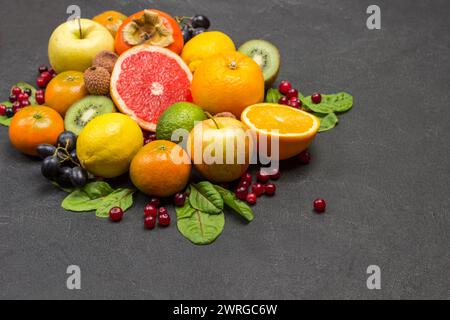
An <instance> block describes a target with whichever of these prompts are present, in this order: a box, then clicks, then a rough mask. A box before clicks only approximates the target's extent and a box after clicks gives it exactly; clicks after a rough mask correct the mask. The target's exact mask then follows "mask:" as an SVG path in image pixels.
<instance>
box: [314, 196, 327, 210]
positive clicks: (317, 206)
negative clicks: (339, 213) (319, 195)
mask: <svg viewBox="0 0 450 320" xmlns="http://www.w3.org/2000/svg"><path fill="white" fill-rule="evenodd" d="M326 208H327V203H326V202H325V200H323V199H316V200H314V210H315V211H316V212H318V213H323V212H325V209H326Z"/></svg>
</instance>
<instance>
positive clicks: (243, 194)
mask: <svg viewBox="0 0 450 320" xmlns="http://www.w3.org/2000/svg"><path fill="white" fill-rule="evenodd" d="M235 194H236V197H237V198H238V199H239V200H242V201H245V200H247V195H248V188H245V187H239V188H237V189H236V192H235Z"/></svg>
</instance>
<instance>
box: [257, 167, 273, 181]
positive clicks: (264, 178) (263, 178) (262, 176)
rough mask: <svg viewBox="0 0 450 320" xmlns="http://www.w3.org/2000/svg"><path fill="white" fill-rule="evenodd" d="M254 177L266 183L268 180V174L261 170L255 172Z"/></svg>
mask: <svg viewBox="0 0 450 320" xmlns="http://www.w3.org/2000/svg"><path fill="white" fill-rule="evenodd" d="M256 178H257V179H258V181H259V182H261V183H267V182H269V180H270V175H269V174H267V172H264V171H263V170H260V171H259V172H258V173H257V174H256Z"/></svg>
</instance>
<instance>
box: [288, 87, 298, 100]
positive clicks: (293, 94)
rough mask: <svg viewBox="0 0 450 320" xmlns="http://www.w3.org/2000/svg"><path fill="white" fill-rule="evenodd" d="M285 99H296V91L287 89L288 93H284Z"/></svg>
mask: <svg viewBox="0 0 450 320" xmlns="http://www.w3.org/2000/svg"><path fill="white" fill-rule="evenodd" d="M286 97H288V98H289V99H292V98H298V90H297V89H289V91H288V92H287V93H286Z"/></svg>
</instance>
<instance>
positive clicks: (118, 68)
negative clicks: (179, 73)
mask: <svg viewBox="0 0 450 320" xmlns="http://www.w3.org/2000/svg"><path fill="white" fill-rule="evenodd" d="M143 51H148V52H157V53H160V54H163V55H165V56H167V57H169V58H171V59H173V60H174V61H176V62H177V64H178V65H179V66H180V68H181V69H182V70H183V71H184V72H185V73H186V75H187V78H188V80H189V82H190V83H192V79H193V75H192V73H191V71H190V69H189V67H188V66H187V65H186V63H185V62H184V61H183V59H181V57H180V56H178V55H177V54H176V53H174V52H172V51H170V50H169V49H166V48H161V47H157V46H151V45H145V44H144V45H140V46H135V47H133V48H131V49H129V50H127V51H125V52H124V53H123V54H122V55H120V57H119V59H118V60H117V62H116V64H115V66H114V70H113V72H112V75H111V90H110V93H111V98H112V99H113V101H114V103H115V105H116V106H117V108H118V109H119V110H120V111H121V112H122V113H125V114H127V115H129V116H130V117H131V118H132V119H134V120H135V121H136V122H137V123H138V124H139V126H140V127H141V128H143V129H145V130H148V131H151V132H155V131H156V123H152V122H149V121H146V120H145V119H141V118H140V117H139V116H138V115H137V114H136V112H134V111H133V110H132V109H131V108H129V107H128V106H127V104H126V103H125V101H124V100H123V99H122V97H121V96H120V94H119V92H118V90H117V87H116V83H117V82H118V80H119V78H120V75H121V73H122V63H123V62H124V61H125V60H126V59H127V58H128V57H130V56H132V55H134V54H138V53H140V52H143ZM179 102H183V101H179ZM168 107H169V106H167V108H168ZM163 111H164V110H162V112H163Z"/></svg>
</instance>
